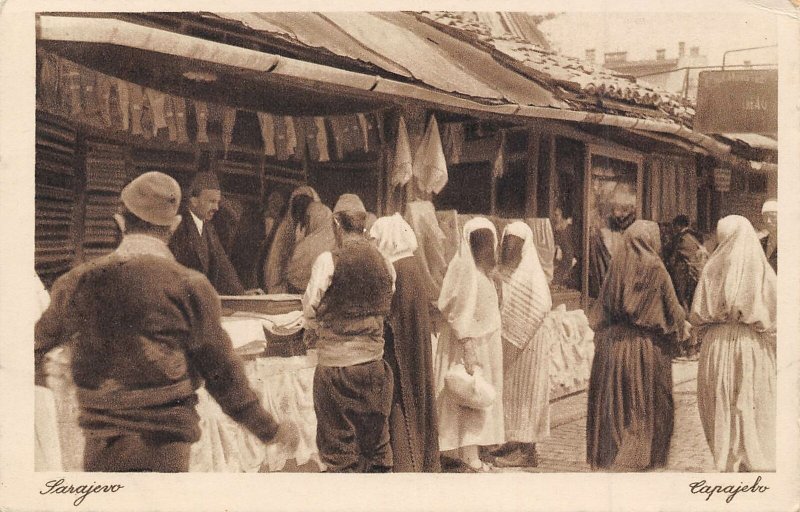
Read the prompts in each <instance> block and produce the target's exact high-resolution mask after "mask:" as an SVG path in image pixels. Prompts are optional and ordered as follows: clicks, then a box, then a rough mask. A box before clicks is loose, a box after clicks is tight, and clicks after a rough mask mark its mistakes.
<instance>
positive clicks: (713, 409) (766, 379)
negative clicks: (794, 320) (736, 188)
mask: <svg viewBox="0 0 800 512" xmlns="http://www.w3.org/2000/svg"><path fill="white" fill-rule="evenodd" d="M717 239H718V242H719V245H717V248H716V250H715V251H714V253H713V254H712V255H711V257H710V258H709V260H708V263H707V264H706V266H705V267H704V268H703V273H702V274H701V276H700V282H699V283H698V285H697V290H696V291H695V295H694V301H693V303H692V312H691V316H690V322H691V323H692V325H694V326H695V327H697V328H699V329H700V338H701V339H702V349H701V352H700V361H699V363H698V373H697V405H698V408H699V410H700V419H701V420H702V423H703V429H704V430H705V434H706V440H707V441H708V445H709V447H710V448H711V452H712V453H713V455H714V463H715V465H716V467H717V469H718V470H719V471H773V470H775V437H776V435H777V434H776V432H775V413H776V406H777V404H776V400H777V399H776V393H777V391H776V378H777V371H776V366H775V348H776V346H775V345H776V318H775V317H776V301H777V293H776V278H775V271H774V270H772V267H771V266H770V265H769V263H768V262H767V259H766V257H765V256H764V252H763V250H762V249H761V245H760V243H759V240H758V236H757V235H756V232H755V230H754V229H753V226H752V225H751V224H750V222H749V221H748V220H747V219H745V218H744V217H740V216H738V215H730V216H728V217H725V218H723V219H722V220H720V221H719V223H718V224H717Z"/></svg>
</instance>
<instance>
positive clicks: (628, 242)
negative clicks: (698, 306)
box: [586, 220, 689, 471]
mask: <svg viewBox="0 0 800 512" xmlns="http://www.w3.org/2000/svg"><path fill="white" fill-rule="evenodd" d="M660 246H661V240H660V234H659V229H658V225H657V224H656V223H655V222H651V221H642V220H639V221H636V222H634V223H633V224H632V225H631V226H630V227H629V228H628V229H626V230H625V232H624V234H623V237H622V241H621V246H620V247H619V249H618V250H617V251H616V253H615V254H614V258H613V259H612V260H611V266H610V268H609V271H608V274H607V276H606V278H605V281H604V282H603V286H602V288H601V289H600V296H599V297H598V299H597V302H596V303H595V305H594V308H595V309H594V311H592V314H591V317H592V320H593V324H594V325H592V327H593V328H594V330H595V333H596V334H595V338H594V339H595V356H594V361H593V362H592V372H591V377H590V380H589V399H588V414H587V418H586V457H587V462H589V464H590V465H591V467H592V469H607V470H611V471H641V470H645V469H652V468H657V467H663V466H665V465H666V463H667V454H668V451H669V443H670V439H671V437H672V429H673V423H674V403H673V399H672V362H671V355H672V351H673V347H674V346H675V345H676V344H677V343H678V342H680V341H681V340H684V339H686V338H687V337H688V330H689V324H688V322H686V312H685V311H684V310H683V308H682V307H681V304H680V302H678V298H677V296H676V295H675V290H674V289H673V287H672V282H671V280H670V277H669V274H667V270H666V268H665V267H664V264H663V263H662V261H661V257H660V254H659V253H660Z"/></svg>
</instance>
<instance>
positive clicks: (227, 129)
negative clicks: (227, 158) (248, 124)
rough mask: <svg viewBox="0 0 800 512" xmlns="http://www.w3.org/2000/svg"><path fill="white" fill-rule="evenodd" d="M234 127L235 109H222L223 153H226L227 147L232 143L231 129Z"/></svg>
mask: <svg viewBox="0 0 800 512" xmlns="http://www.w3.org/2000/svg"><path fill="white" fill-rule="evenodd" d="M234 126H236V109H235V108H232V107H222V146H223V147H224V148H225V153H226V155H227V153H228V146H230V144H231V141H233V127H234Z"/></svg>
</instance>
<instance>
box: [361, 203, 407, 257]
mask: <svg viewBox="0 0 800 512" xmlns="http://www.w3.org/2000/svg"><path fill="white" fill-rule="evenodd" d="M369 234H370V236H371V237H372V238H374V239H375V240H376V241H377V242H378V250H379V251H381V253H382V254H383V256H384V257H385V258H386V259H388V260H389V261H391V262H392V263H394V262H395V261H397V260H401V259H403V258H408V257H409V256H413V255H414V251H416V250H417V236H416V235H415V234H414V230H413V229H411V226H409V225H408V222H406V221H405V219H403V216H402V215H400V214H399V213H395V214H394V215H392V216H390V217H381V218H380V219H378V220H376V221H375V223H374V224H373V225H372V228H370V230H369Z"/></svg>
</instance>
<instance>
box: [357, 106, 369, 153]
mask: <svg viewBox="0 0 800 512" xmlns="http://www.w3.org/2000/svg"><path fill="white" fill-rule="evenodd" d="M356 117H357V118H358V124H359V126H360V127H361V136H362V140H363V142H364V146H363V147H364V152H365V153H369V125H368V123H367V117H366V116H365V115H364V114H356Z"/></svg>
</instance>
